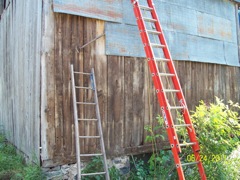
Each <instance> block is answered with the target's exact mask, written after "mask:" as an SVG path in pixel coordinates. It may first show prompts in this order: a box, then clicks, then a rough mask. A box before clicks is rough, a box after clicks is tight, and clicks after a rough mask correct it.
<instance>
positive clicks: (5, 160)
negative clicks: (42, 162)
mask: <svg viewBox="0 0 240 180" xmlns="http://www.w3.org/2000/svg"><path fill="white" fill-rule="evenodd" d="M8 179H9V180H10V179H11V180H42V179H44V176H43V174H42V172H41V168H40V166H39V165H36V164H26V163H25V160H24V158H23V156H21V155H19V154H18V153H17V151H16V148H15V147H14V146H13V145H11V144H10V143H8V142H7V140H6V138H5V136H4V135H2V134H0V180H8Z"/></svg>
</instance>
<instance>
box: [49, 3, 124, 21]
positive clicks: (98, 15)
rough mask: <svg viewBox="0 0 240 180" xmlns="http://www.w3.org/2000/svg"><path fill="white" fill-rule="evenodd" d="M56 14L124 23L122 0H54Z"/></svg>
mask: <svg viewBox="0 0 240 180" xmlns="http://www.w3.org/2000/svg"><path fill="white" fill-rule="evenodd" d="M53 7H54V12H60V13H67V14H73V15H80V16H85V17H90V18H95V19H101V20H105V21H113V22H122V11H123V9H122V0H101V1H100V0H97V1H92V0H81V1H79V0H53Z"/></svg>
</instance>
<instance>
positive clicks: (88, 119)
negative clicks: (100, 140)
mask: <svg viewBox="0 0 240 180" xmlns="http://www.w3.org/2000/svg"><path fill="white" fill-rule="evenodd" d="M78 120H79V121H97V119H78Z"/></svg>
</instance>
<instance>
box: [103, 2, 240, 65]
mask: <svg viewBox="0 0 240 180" xmlns="http://www.w3.org/2000/svg"><path fill="white" fill-rule="evenodd" d="M140 1H142V0H140ZM123 3H124V5H123V9H124V11H123V24H121V25H119V24H115V23H109V22H106V53H107V54H108V55H118V56H137V57H145V54H144V51H143V46H142V45H140V44H139V43H141V41H140V36H139V34H138V33H136V32H135V31H137V32H138V30H137V27H136V28H134V25H136V20H135V17H134V14H133V10H132V5H131V4H130V3H129V1H128V0H123ZM155 7H156V10H157V12H159V19H160V21H161V24H162V27H163V29H164V30H165V32H166V39H167V42H168V45H169V47H170V50H171V54H172V57H173V59H176V60H190V61H199V62H210V63H217V64H228V65H235V66H239V59H238V56H237V54H236V48H235V46H237V32H236V29H237V28H236V18H235V9H234V3H232V2H229V1H224V0H202V1H198V0H192V1H189V0H170V1H167V0H160V1H157V2H156V1H155ZM224 44H226V45H225V46H224ZM230 46H231V47H232V48H230ZM226 54H231V55H226Z"/></svg>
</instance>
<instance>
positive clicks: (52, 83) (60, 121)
mask: <svg viewBox="0 0 240 180" xmlns="http://www.w3.org/2000/svg"><path fill="white" fill-rule="evenodd" d="M239 4H240V1H238V0H235V1H230V0H200V1H199V0H192V1H189V0H181V1H176V0H159V1H156V2H155V6H156V9H157V11H158V12H159V19H160V21H161V23H162V26H163V29H164V32H165V36H166V38H167V42H168V45H169V48H170V51H171V53H172V57H173V59H174V63H175V66H176V70H177V72H178V75H179V78H180V83H181V85H182V89H183V92H184V94H185V98H186V101H187V104H188V107H189V109H190V110H194V108H195V106H196V105H197V104H198V102H199V101H200V100H204V101H206V102H212V101H214V97H215V96H218V97H220V98H223V99H225V100H230V99H231V100H233V101H236V102H239V100H240V94H239V92H240V79H239V77H240V69H239V66H240V59H239V53H240V51H239V50H240V48H239V47H240V46H239V40H240V31H239V16H238V12H239V10H238V9H239ZM0 15H1V19H0V52H1V53H0V102H1V103H0V128H1V129H0V130H1V131H4V132H5V134H6V135H7V138H8V139H9V141H10V142H12V143H13V144H14V145H15V146H16V147H17V148H18V149H19V150H20V151H21V152H23V153H24V154H25V155H26V156H27V157H28V158H29V159H34V160H37V161H38V162H40V163H41V166H42V167H54V166H58V165H63V164H70V163H75V162H76V157H75V137H74V120H73V107H72V93H71V92H72V91H71V75H70V68H69V66H70V64H74V67H75V69H77V70H79V71H84V72H90V70H91V68H94V69H95V75H96V83H97V92H98V98H99V107H100V114H101V119H102V127H103V134H104V141H105V147H106V154H107V157H109V158H110V157H117V156H121V155H129V154H141V153H146V152H150V151H151V145H150V144H148V143H146V142H145V141H144V139H145V138H146V136H147V132H145V130H144V127H145V126H146V125H152V126H154V124H155V118H156V116H157V115H158V114H160V110H159V107H158V104H157V97H156V95H155V93H154V89H153V85H152V80H151V75H150V73H149V69H148V66H147V62H146V60H145V54H144V50H143V45H142V43H141V40H140V36H139V32H138V28H137V26H136V21H135V17H134V15H133V10H132V5H131V3H130V0H114V1H113V0H98V1H90V0H82V1H81V2H80V1H78V0H38V1H31V0H24V1H17V0H1V1H0ZM84 83H88V82H84ZM92 96H93V95H92V94H84V95H82V97H83V98H84V99H86V100H88V99H91V98H92ZM92 111H93V110H92V109H91V108H85V109H84V110H83V111H81V112H80V113H81V114H88V115H89V116H91V114H92ZM81 127H82V128H81ZM80 129H81V131H85V132H89V133H90V134H91V133H94V132H95V131H96V126H94V125H93V124H88V125H86V126H84V128H83V126H80ZM167 143H168V142H160V143H159V146H160V147H163V146H164V145H166V144H167ZM95 144H96V142H95V141H94V140H91V141H90V140H89V141H86V142H85V144H84V146H83V147H82V151H84V152H91V151H93V150H94V147H95Z"/></svg>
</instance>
